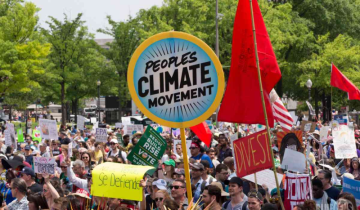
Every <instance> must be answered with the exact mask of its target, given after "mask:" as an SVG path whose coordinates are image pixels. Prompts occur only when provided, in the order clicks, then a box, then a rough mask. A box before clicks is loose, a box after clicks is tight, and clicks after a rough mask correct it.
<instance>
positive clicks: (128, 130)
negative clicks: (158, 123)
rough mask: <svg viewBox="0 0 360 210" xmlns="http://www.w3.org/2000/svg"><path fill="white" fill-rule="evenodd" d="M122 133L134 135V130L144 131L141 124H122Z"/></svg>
mask: <svg viewBox="0 0 360 210" xmlns="http://www.w3.org/2000/svg"><path fill="white" fill-rule="evenodd" d="M123 130H124V135H126V134H127V135H130V136H132V135H134V134H135V133H136V132H138V131H139V132H141V133H142V132H143V131H144V126H143V125H124V128H123Z"/></svg>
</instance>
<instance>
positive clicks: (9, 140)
mask: <svg viewBox="0 0 360 210" xmlns="http://www.w3.org/2000/svg"><path fill="white" fill-rule="evenodd" d="M4 136H5V145H6V146H13V143H12V138H11V132H10V130H9V129H6V130H5V131H4Z"/></svg>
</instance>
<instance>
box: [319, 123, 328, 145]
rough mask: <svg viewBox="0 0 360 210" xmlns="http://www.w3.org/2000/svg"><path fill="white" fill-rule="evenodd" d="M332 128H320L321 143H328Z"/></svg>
mask: <svg viewBox="0 0 360 210" xmlns="http://www.w3.org/2000/svg"><path fill="white" fill-rule="evenodd" d="M329 129H330V126H323V127H321V128H320V142H325V141H327V138H328V133H329Z"/></svg>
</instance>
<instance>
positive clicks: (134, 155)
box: [127, 126, 167, 167]
mask: <svg viewBox="0 0 360 210" xmlns="http://www.w3.org/2000/svg"><path fill="white" fill-rule="evenodd" d="M166 147H167V144H166V141H165V140H164V139H163V138H162V137H161V136H160V134H159V133H158V132H157V131H156V130H155V129H153V128H152V127H151V126H148V127H147V128H146V131H145V133H144V134H143V135H142V136H141V138H140V140H139V141H138V143H137V144H136V146H135V147H134V148H133V149H132V150H131V152H130V153H129V155H128V156H127V159H128V160H129V161H130V162H131V163H132V164H135V165H148V166H154V167H157V165H158V161H159V160H160V159H161V158H162V156H163V154H164V152H165V150H166Z"/></svg>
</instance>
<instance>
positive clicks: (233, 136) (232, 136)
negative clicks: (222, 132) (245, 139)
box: [230, 133, 238, 157]
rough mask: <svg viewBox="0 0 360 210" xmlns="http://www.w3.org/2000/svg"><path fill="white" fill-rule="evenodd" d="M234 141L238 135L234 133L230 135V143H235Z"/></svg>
mask: <svg viewBox="0 0 360 210" xmlns="http://www.w3.org/2000/svg"><path fill="white" fill-rule="evenodd" d="M236 139H238V133H234V134H231V135H230V141H235V140H236ZM233 157H234V156H233Z"/></svg>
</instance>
